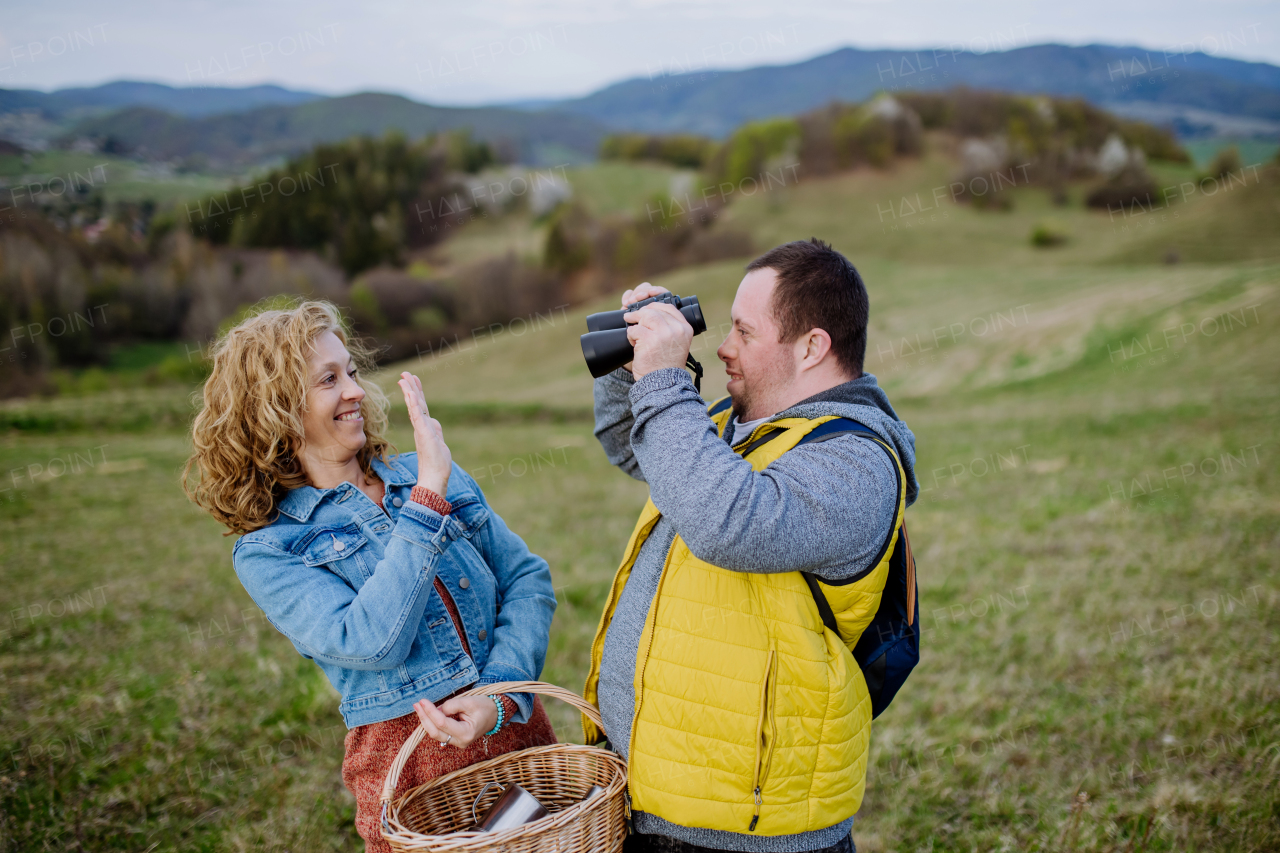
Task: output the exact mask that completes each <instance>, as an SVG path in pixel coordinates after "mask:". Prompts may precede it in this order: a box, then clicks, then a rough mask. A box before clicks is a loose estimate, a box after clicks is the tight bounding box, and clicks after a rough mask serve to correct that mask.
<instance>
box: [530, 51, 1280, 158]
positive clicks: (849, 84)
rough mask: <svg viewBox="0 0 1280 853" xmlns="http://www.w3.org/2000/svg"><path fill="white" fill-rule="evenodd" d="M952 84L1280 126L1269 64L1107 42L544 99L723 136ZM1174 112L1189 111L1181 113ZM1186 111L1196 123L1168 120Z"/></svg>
mask: <svg viewBox="0 0 1280 853" xmlns="http://www.w3.org/2000/svg"><path fill="white" fill-rule="evenodd" d="M959 85H965V86H970V87H972V88H981V89H995V90H1000V91H1006V92H1026V93H1043V94H1048V95H1058V96H1064V97H1071V96H1076V97H1082V98H1085V99H1086V100H1089V101H1092V102H1093V103H1096V104H1105V105H1106V106H1108V107H1109V108H1111V109H1114V110H1117V111H1120V112H1128V111H1130V109H1129V108H1130V107H1133V108H1134V109H1133V111H1134V112H1135V113H1141V114H1144V115H1153V114H1159V115H1161V116H1163V117H1165V119H1166V120H1167V122H1170V123H1173V124H1174V125H1175V127H1180V129H1182V130H1183V131H1184V132H1186V131H1187V129H1188V128H1191V127H1195V128H1199V129H1200V130H1202V131H1205V130H1207V131H1208V132H1213V131H1214V130H1215V129H1216V128H1215V126H1214V124H1213V122H1212V120H1209V125H1207V126H1206V124H1205V122H1206V120H1208V119H1207V117H1211V116H1220V117H1224V118H1232V117H1235V118H1241V119H1248V120H1249V122H1248V123H1247V124H1248V126H1249V127H1252V128H1254V130H1256V131H1258V132H1263V133H1268V132H1272V133H1280V68H1277V67H1276V66H1273V65H1267V64H1265V63H1260V62H1243V61H1240V60H1235V59H1226V58H1223V57H1216V56H1208V55H1206V54H1203V53H1189V54H1173V55H1166V54H1165V53H1163V52H1160V51H1148V50H1145V49H1143V48H1136V47H1134V48H1130V47H1111V46H1107V45H1088V46H1085V47H1068V46H1065V45H1056V44H1045V45H1036V46H1032V47H1024V48H1018V49H1016V50H1009V51H1004V52H1000V53H995V52H992V53H986V54H981V55H979V54H972V53H952V52H950V51H946V50H929V49H922V50H919V51H910V50H859V49H857V48H843V49H841V50H837V51H834V52H832V53H828V54H825V55H823V56H819V57H816V58H814V59H810V60H807V61H805V62H799V63H796V64H794V65H781V66H762V67H757V68H748V69H745V70H742V71H705V72H703V71H697V72H691V73H688V74H680V75H674V76H662V77H653V78H649V79H644V78H637V79H633V80H627V81H624V82H621V83H617V84H615V85H612V86H609V87H607V88H605V89H602V90H600V91H598V92H595V93H593V94H591V95H587V96H586V97H583V98H577V99H574V100H568V101H561V102H559V103H556V104H550V105H548V106H549V107H550V108H555V109H561V110H564V111H566V112H572V113H576V114H578V115H582V116H588V117H590V118H593V119H596V120H597V121H600V122H602V123H604V124H606V125H608V126H609V127H611V128H615V129H619V130H636V131H645V132H651V133H655V132H677V131H680V132H690V133H701V134H705V135H708V136H713V137H723V136H724V135H726V134H728V133H729V132H731V131H732V130H733V129H734V128H736V127H737V126H739V125H740V124H742V123H743V122H745V121H751V120H755V119H761V118H767V117H769V116H778V115H794V114H796V113H800V112H804V111H806V110H809V109H812V108H814V107H817V106H821V105H822V104H825V103H828V102H830V101H833V100H840V101H861V100H864V99H866V98H868V97H871V96H872V95H874V94H875V93H876V92H878V91H882V90H883V91H889V92H893V91H895V90H897V91H902V90H915V91H918V90H921V89H946V88H950V87H953V86H959ZM1153 107H1158V109H1153ZM1183 110H1186V111H1190V112H1188V114H1187V116H1183V114H1182V112H1181V111H1183ZM1190 116H1194V117H1195V120H1196V121H1195V122H1193V123H1191V124H1187V123H1183V124H1182V125H1181V126H1180V125H1179V123H1178V122H1179V119H1180V118H1184V117H1188V118H1189V117H1190ZM1259 123H1260V124H1259Z"/></svg>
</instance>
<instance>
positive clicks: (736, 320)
mask: <svg viewBox="0 0 1280 853" xmlns="http://www.w3.org/2000/svg"><path fill="white" fill-rule="evenodd" d="M777 282H778V273H777V272H776V271H775V270H771V269H759V270H752V271H751V272H749V273H747V274H746V276H744V277H743V279H742V283H741V284H739V285H738V295H737V296H736V297H734V300H733V308H732V309H731V310H730V319H731V320H732V321H733V329H732V330H731V331H730V332H729V336H728V337H727V338H725V339H724V343H723V344H721V345H720V349H718V350H716V355H718V356H720V360H721V361H723V362H724V366H725V371H726V372H727V373H728V374H729V385H728V389H727V390H728V391H729V396H730V397H732V398H733V412H734V414H735V415H737V416H738V417H739V419H741V420H744V421H750V420H755V419H756V418H762V417H767V416H769V415H773V414H776V413H777V411H778V409H776V408H773V406H775V405H780V401H781V400H784V399H785V398H786V397H787V394H786V390H787V389H788V388H789V387H790V386H791V384H792V383H793V382H794V381H795V378H796V361H795V352H794V350H795V346H794V345H793V344H784V343H779V341H778V324H777V322H776V321H775V320H774V318H773V312H772V310H771V309H770V304H771V302H772V299H773V288H774V286H775V285H776V284H777Z"/></svg>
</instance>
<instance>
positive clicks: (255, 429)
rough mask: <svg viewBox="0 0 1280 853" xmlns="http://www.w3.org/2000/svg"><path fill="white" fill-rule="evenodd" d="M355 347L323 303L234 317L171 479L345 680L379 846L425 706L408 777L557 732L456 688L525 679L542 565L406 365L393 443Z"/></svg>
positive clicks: (364, 817) (283, 619) (309, 646)
mask: <svg viewBox="0 0 1280 853" xmlns="http://www.w3.org/2000/svg"><path fill="white" fill-rule="evenodd" d="M368 361H369V359H368V353H367V352H366V351H364V350H363V349H361V348H360V347H359V346H358V345H356V343H355V342H353V341H351V340H349V339H348V337H347V334H346V331H345V330H344V328H343V325H342V321H341V319H340V317H339V314H338V311H337V309H336V308H335V307H334V306H332V305H330V304H328V303H326V302H303V303H301V304H299V305H297V307H294V308H290V309H287V310H271V311H261V312H260V313H257V314H256V315H254V316H252V317H250V318H249V319H247V320H245V321H244V322H242V323H240V324H239V325H238V326H236V327H235V328H233V329H232V330H231V331H229V332H227V333H226V334H225V335H224V336H223V337H222V338H221V339H220V340H219V341H218V343H217V344H216V345H215V347H214V349H213V373H212V374H211V375H210V377H209V380H208V381H207V382H206V383H205V386H204V406H203V408H202V409H201V411H200V413H199V414H198V415H197V416H196V419H195V423H194V425H193V427H192V439H193V443H194V446H195V452H194V453H193V455H192V456H191V459H190V460H188V462H187V467H186V470H185V471H184V485H185V486H186V489H187V494H188V495H189V496H190V497H191V498H192V499H193V500H194V501H195V502H196V503H198V504H199V505H200V506H202V507H204V508H205V509H206V510H208V511H209V513H210V514H212V515H213V517H214V518H216V519H218V521H220V522H222V523H223V524H225V525H226V526H227V527H228V528H230V530H231V532H232V533H237V534H242V535H241V537H240V540H239V541H238V542H237V543H236V546H235V551H234V563H235V570H236V574H237V575H238V576H239V578H240V581H241V583H243V584H244V588H245V589H246V590H247V591H248V593H249V595H250V596H251V597H252V598H253V600H254V602H256V603H257V605H258V606H259V607H261V608H262V610H263V612H264V613H265V614H266V616H267V618H268V619H270V620H271V623H272V624H273V625H274V626H275V627H276V628H277V629H279V631H280V632H281V633H283V634H284V635H285V636H286V637H288V638H289V639H290V641H292V642H293V645H294V647H295V648H296V649H297V650H298V651H299V652H300V653H301V654H302V655H303V657H308V658H312V659H313V660H315V661H316V663H318V664H319V665H320V668H321V669H323V670H324V673H325V675H327V676H328V677H329V681H330V682H331V683H332V684H333V686H334V688H335V689H337V691H338V693H339V694H341V696H342V704H341V705H340V706H339V710H340V711H341V712H342V716H343V719H344V720H345V721H346V724H347V727H348V729H349V731H348V732H347V738H346V756H345V758H344V760H343V763H342V778H343V781H344V782H345V783H346V785H347V787H348V788H349V789H350V790H351V793H352V794H354V795H355V798H356V827H357V829H358V830H359V832H360V835H361V837H363V838H364V839H365V842H366V845H367V846H366V849H367V850H369V851H386V850H390V847H389V845H387V844H386V842H385V841H383V839H382V836H381V833H380V825H381V812H380V808H379V803H378V796H379V794H380V792H381V788H382V784H383V782H384V780H385V779H386V776H387V771H388V769H389V767H390V765H391V762H392V761H393V760H394V758H395V755H396V752H397V751H398V750H399V749H400V746H401V745H402V744H403V743H404V741H405V740H406V739H407V738H408V736H409V735H410V733H411V732H412V731H413V730H414V728H415V727H416V725H417V724H418V722H419V720H420V721H421V722H422V725H423V726H424V728H425V729H426V731H427V734H428V736H429V737H430V738H432V739H434V740H435V741H437V742H438V743H439V746H438V747H427V746H420V747H419V748H418V750H416V752H415V755H414V757H413V759H412V760H411V761H410V762H409V764H408V766H406V767H405V770H404V772H403V773H402V774H401V777H400V787H401V789H402V790H403V789H407V788H409V787H412V786H415V785H420V784H422V783H423V782H425V781H427V780H429V779H432V778H435V777H436V776H439V775H442V774H444V773H448V772H451V771H453V770H457V769H459V768H461V767H465V766H467V765H469V764H472V763H474V762H476V761H480V760H483V759H484V758H486V757H489V756H492V755H495V754H498V753H501V752H505V751H509V750H513V749H523V748H525V747H529V746H536V745H541V744H548V743H554V742H555V734H554V732H553V731H552V729H551V723H550V721H549V720H548V719H547V715H546V712H545V711H544V710H543V708H542V705H541V703H540V702H538V701H537V700H536V697H533V696H531V695H529V694H515V695H507V696H479V697H465V698H458V697H456V696H455V695H454V694H456V693H458V692H459V691H460V690H462V689H464V688H467V687H470V686H472V685H474V684H477V683H478V684H493V683H495V682H500V681H523V680H536V679H537V678H538V676H539V675H540V673H541V671H542V664H543V661H544V659H545V657H546V650H547V638H548V633H549V630H550V627H551V616H552V613H553V612H554V611H555V606H556V601H555V595H554V593H553V590H552V585H551V573H550V571H549V569H548V567H547V563H546V561H545V560H543V559H542V558H540V557H538V556H536V555H534V554H532V553H530V551H529V549H528V547H527V546H526V545H525V544H524V542H523V541H522V540H521V539H520V537H518V536H516V535H515V534H514V533H512V532H511V531H510V530H509V529H508V528H507V526H506V524H504V523H503V521H502V519H501V518H499V517H498V515H497V514H496V513H494V512H493V511H492V510H491V509H490V508H489V505H488V503H486V501H485V498H484V495H483V494H482V493H481V491H480V487H479V486H478V485H476V482H475V480H473V479H472V478H471V477H470V476H468V475H467V474H466V472H465V471H463V470H462V469H461V468H459V467H458V466H456V465H454V464H453V462H452V458H451V456H450V453H449V448H448V446H446V445H445V442H444V436H443V433H442V432H441V429H440V424H439V423H438V422H437V421H436V420H434V419H433V418H432V417H431V416H430V414H429V413H428V410H427V403H426V400H425V399H424V397H423V393H422V383H421V382H420V381H419V380H418V378H417V377H416V376H413V375H411V374H409V373H402V374H400V383H399V384H400V390H401V391H402V392H403V393H404V399H405V403H406V404H407V405H408V407H409V419H410V421H412V423H413V439H414V444H415V446H416V448H417V452H416V453H405V454H401V455H396V454H395V453H394V451H393V450H392V448H391V447H390V445H389V444H388V443H387V440H386V438H384V436H383V433H384V431H385V429H386V425H387V400H386V398H385V397H384V396H383V395H382V393H381V392H380V391H379V389H378V388H377V387H376V386H375V385H373V384H372V383H370V382H369V381H368V380H366V379H365V378H364V377H363V376H362V375H361V373H360V372H359V371H360V369H361V368H363V367H365V366H367V364H368ZM196 470H198V472H199V477H198V481H197V480H196V479H195V477H194V473H195V471H196ZM424 743H425V741H424Z"/></svg>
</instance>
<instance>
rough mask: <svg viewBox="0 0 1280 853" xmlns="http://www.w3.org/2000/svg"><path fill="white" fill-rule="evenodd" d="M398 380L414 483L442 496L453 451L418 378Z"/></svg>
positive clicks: (406, 375)
mask: <svg viewBox="0 0 1280 853" xmlns="http://www.w3.org/2000/svg"><path fill="white" fill-rule="evenodd" d="M398 384H399V385H400V390H401V391H403V392H404V403H405V405H406V406H408V407H409V420H410V421H411V422H412V423H413V441H414V444H415V445H416V448H415V449H416V450H417V451H418V485H419V486H422V487H423V488H426V489H430V490H431V491H433V492H435V493H436V494H437V495H439V496H440V497H445V496H446V493H447V490H448V488H449V473H450V471H452V470H453V455H452V454H451V453H449V446H448V445H447V444H445V443H444V430H442V429H441V428H440V422H439V421H437V420H436V419H435V418H433V417H431V413H430V412H429V411H428V410H427V398H426V396H425V395H424V394H423V393H422V380H421V379H419V378H418V377H416V376H414V375H413V374H412V373H409V372H408V371H406V372H404V373H401V374H400V381H399V383H398ZM491 704H492V703H491Z"/></svg>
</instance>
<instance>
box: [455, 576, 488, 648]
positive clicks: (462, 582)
mask: <svg viewBox="0 0 1280 853" xmlns="http://www.w3.org/2000/svg"><path fill="white" fill-rule="evenodd" d="M458 586H460V587H462V588H463V589H467V588H469V587H470V586H471V581H470V580H469V579H468V578H463V579H462V580H460V581H458ZM480 639H482V640H483V639H484V637H481V638H480Z"/></svg>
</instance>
